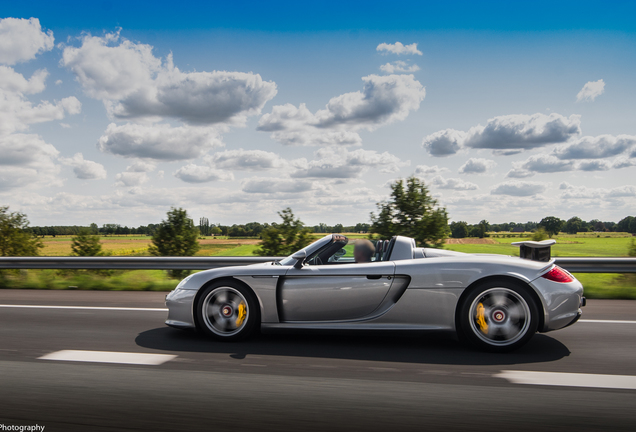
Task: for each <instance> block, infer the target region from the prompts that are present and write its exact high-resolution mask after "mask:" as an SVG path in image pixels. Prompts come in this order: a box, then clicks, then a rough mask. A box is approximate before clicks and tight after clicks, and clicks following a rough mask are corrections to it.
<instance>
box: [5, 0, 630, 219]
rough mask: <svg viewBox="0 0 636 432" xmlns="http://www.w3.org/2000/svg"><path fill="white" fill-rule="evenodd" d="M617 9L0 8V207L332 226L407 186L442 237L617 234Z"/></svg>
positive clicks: (626, 116) (498, 5) (622, 34)
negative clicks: (532, 231)
mask: <svg viewBox="0 0 636 432" xmlns="http://www.w3.org/2000/svg"><path fill="white" fill-rule="evenodd" d="M635 9H636V6H635V4H634V3H633V2H609V3H608V2H603V3H601V2H558V3H553V2H531V3H527V2H478V3H473V2H444V3H443V4H437V2H435V3H433V2H431V3H426V2H413V3H406V2H404V3H402V2H391V3H390V4H389V3H386V2H319V3H316V4H306V3H302V2H274V3H263V2H232V3H231V4H229V2H205V3H204V2H201V3H188V4H186V5H179V7H175V5H174V3H173V2H152V3H149V2H109V1H103V2H94V3H86V2H64V3H63V4H62V5H57V4H53V3H50V2H28V3H26V4H22V3H17V2H14V3H5V4H3V7H2V14H3V15H2V16H1V17H0V18H16V19H10V20H6V19H5V20H3V21H0V91H1V92H2V93H1V95H2V97H1V98H0V119H2V121H1V123H0V150H1V151H2V153H4V154H6V155H7V156H6V157H5V158H4V161H2V159H0V202H2V203H4V204H8V205H10V206H11V208H12V209H13V210H21V211H24V212H26V213H27V214H28V215H29V217H30V219H31V221H32V223H33V224H36V225H45V224H88V223H91V222H96V223H98V224H102V223H122V224H128V225H139V224H146V223H152V222H156V221H158V220H160V219H161V218H162V217H163V215H164V214H165V211H166V210H168V209H169V208H170V206H182V207H184V208H186V209H188V210H189V212H190V213H191V215H192V216H193V217H194V218H195V219H196V218H198V217H201V216H206V217H208V218H209V219H210V220H211V221H214V222H220V223H224V224H228V223H244V222H249V221H253V220H257V221H274V220H276V219H277V216H276V211H278V210H280V209H282V208H284V207H287V206H290V207H292V209H294V211H295V213H296V214H297V215H298V216H300V217H301V219H302V220H303V221H305V222H306V223H308V224H316V223H319V222H326V223H345V224H349V223H356V222H366V221H368V214H369V212H370V211H373V210H374V207H375V203H376V202H378V201H380V200H382V199H385V198H386V197H387V196H388V193H389V189H388V187H387V184H389V183H390V182H391V181H392V180H394V179H397V178H404V177H407V176H409V175H413V174H415V175H417V176H419V177H421V178H422V179H423V180H424V181H425V182H426V183H427V184H428V185H429V186H430V188H431V191H432V193H433V194H434V195H435V196H436V197H437V198H438V199H439V201H440V202H441V203H442V204H443V205H445V206H446V207H447V208H448V210H449V214H450V216H451V218H452V219H453V220H467V221H468V222H471V223H474V222H478V221H479V220H481V219H488V220H489V221H491V222H504V221H526V220H538V219H540V218H542V217H544V216H546V215H555V216H558V217H561V218H569V217H571V216H574V215H578V216H580V217H582V218H584V219H592V218H599V219H603V220H619V219H621V218H622V217H624V216H626V215H629V214H634V209H635V208H636V205H635V204H636V185H635V182H634V178H636V168H635V166H636V122H634V118H635V114H636V108H635V105H634V101H635V100H636V84H635V82H634V78H633V75H634V71H635V70H636V43H635V42H636V37H635V36H636V34H635V26H636V24H635V23H634V21H633V19H631V17H633V16H635V12H636V10H635ZM30 18H36V19H37V21H36V20H30ZM25 41H27V42H29V43H26V42H25ZM3 123H4V125H3Z"/></svg>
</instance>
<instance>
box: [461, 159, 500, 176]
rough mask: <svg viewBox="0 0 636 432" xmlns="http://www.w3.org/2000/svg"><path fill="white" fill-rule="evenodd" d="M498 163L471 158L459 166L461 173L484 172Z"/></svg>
mask: <svg viewBox="0 0 636 432" xmlns="http://www.w3.org/2000/svg"><path fill="white" fill-rule="evenodd" d="M496 165H497V163H496V162H495V161H492V160H488V159H482V158H470V159H468V160H467V161H466V163H465V164H464V165H462V166H461V167H460V168H459V172H460V174H483V173H485V172H487V171H488V170H489V169H491V168H494V167H495V166H496Z"/></svg>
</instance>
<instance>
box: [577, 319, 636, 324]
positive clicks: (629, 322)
mask: <svg viewBox="0 0 636 432" xmlns="http://www.w3.org/2000/svg"><path fill="white" fill-rule="evenodd" d="M578 322H582V323H600V324H636V321H625V320H589V319H580V320H578Z"/></svg>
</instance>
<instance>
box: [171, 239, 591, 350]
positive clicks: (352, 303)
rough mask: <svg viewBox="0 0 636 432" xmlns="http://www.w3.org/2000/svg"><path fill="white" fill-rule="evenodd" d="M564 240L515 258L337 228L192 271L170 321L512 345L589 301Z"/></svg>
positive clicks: (529, 248)
mask: <svg viewBox="0 0 636 432" xmlns="http://www.w3.org/2000/svg"><path fill="white" fill-rule="evenodd" d="M554 243H555V242H554V240H546V241H543V242H519V243H516V244H517V245H518V246H519V247H520V249H521V250H520V257H511V256H503V255H481V254H464V253H459V252H452V251H448V250H442V249H428V248H418V247H416V245H415V241H414V240H413V239H411V238H408V237H402V236H396V237H393V238H392V239H391V240H390V241H387V240H385V241H382V240H379V241H376V242H375V244H372V243H371V242H369V241H368V240H359V239H348V238H347V237H345V236H343V235H339V234H331V235H327V236H326V237H323V238H322V239H320V240H318V241H316V242H314V243H312V244H311V245H309V246H307V247H306V248H304V249H302V250H300V251H298V252H296V253H294V254H293V255H291V256H289V257H287V258H285V259H282V260H280V261H275V262H268V263H262V264H254V265H248V266H242V267H224V268H217V269H213V270H206V271H203V272H199V273H195V274H192V275H190V276H188V277H187V278H185V279H183V280H182V281H181V282H180V283H179V285H178V286H177V287H176V289H175V290H174V291H172V292H170V293H169V294H168V295H167V296H166V305H167V306H168V308H169V313H168V319H167V321H166V324H167V325H169V326H172V327H177V328H191V329H194V328H196V329H199V330H200V331H202V332H204V333H206V334H208V335H209V336H211V337H214V338H216V339H219V340H226V341H233V340H239V339H243V338H245V337H246V336H248V335H250V334H252V333H254V332H256V331H258V330H259V329H262V330H263V331H266V330H270V329H283V328H289V329H325V330H331V329H333V330H340V329H342V330H352V329H360V330H449V331H455V332H456V333H457V335H458V336H459V338H460V339H461V340H463V341H466V342H468V343H470V344H472V345H474V346H476V347H478V348H481V349H485V350H489V351H497V352H503V351H511V350H513V349H516V348H518V347H520V346H521V345H523V344H525V343H526V342H527V341H528V340H529V339H530V338H531V337H532V336H533V335H534V333H536V332H537V331H539V332H547V331H550V330H557V329H560V328H563V327H566V326H568V325H571V324H574V323H575V322H576V321H577V320H578V319H579V317H580V316H581V309H580V308H581V307H582V306H585V297H583V287H582V285H581V284H580V283H579V282H578V281H577V280H576V279H575V278H574V277H573V276H572V275H571V274H570V273H568V272H567V271H565V270H564V269H562V268H560V267H558V266H556V265H555V264H554V260H551V259H550V246H551V245H552V244H554Z"/></svg>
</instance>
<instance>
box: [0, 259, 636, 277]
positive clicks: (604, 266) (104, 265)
mask: <svg viewBox="0 0 636 432" xmlns="http://www.w3.org/2000/svg"><path fill="white" fill-rule="evenodd" d="M278 259H281V257H0V269H91V270H111V269H117V270H207V269H211V268H217V267H229V266H242V265H248V264H258V263H264V262H268V261H274V260H278ZM555 260H556V263H557V264H558V265H559V266H561V267H563V268H564V269H566V270H568V271H570V272H572V273H636V258H555Z"/></svg>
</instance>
